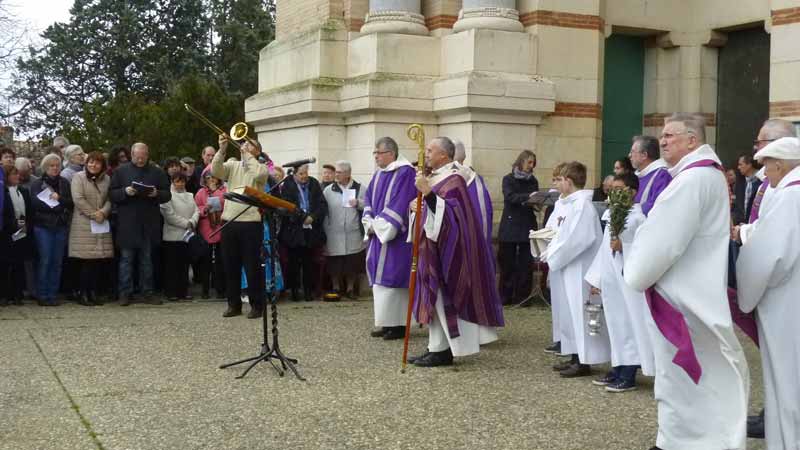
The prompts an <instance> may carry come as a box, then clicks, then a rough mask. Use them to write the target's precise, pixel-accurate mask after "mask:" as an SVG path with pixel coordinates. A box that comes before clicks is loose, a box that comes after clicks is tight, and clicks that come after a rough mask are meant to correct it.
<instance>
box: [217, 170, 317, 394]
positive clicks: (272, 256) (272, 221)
mask: <svg viewBox="0 0 800 450" xmlns="http://www.w3.org/2000/svg"><path fill="white" fill-rule="evenodd" d="M293 172H294V171H293V170H291V169H289V170H288V171H287V173H286V177H285V178H284V179H283V180H281V181H280V182H278V183H277V184H276V185H275V186H273V187H271V188H270V190H269V191H268V192H272V190H273V189H275V188H278V187H279V186H280V185H282V184H283V182H284V181H286V179H287V178H288V177H290V176H292V175H293ZM234 201H235V200H234ZM252 206H253V205H248V206H247V208H245V209H244V210H243V211H242V212H241V213H239V214H238V215H237V216H236V217H234V219H233V220H231V221H230V222H227V223H225V224H224V225H222V227H220V228H219V229H218V230H217V231H215V233H218V232H220V231H221V230H222V228H224V227H225V226H226V225H227V224H228V223H231V222H233V221H234V220H236V218H238V217H239V216H240V215H242V214H244V212H245V211H247V210H248V209H250V208H251V207H252ZM273 209H274V208H264V214H265V216H266V219H265V220H266V221H267V224H268V225H269V230H270V233H269V241H267V240H266V239H262V248H269V249H270V251H269V255H267V256H266V258H265V260H263V261H262V266H264V267H265V269H266V264H267V258H268V261H269V265H270V269H271V274H272V277H271V278H272V280H271V283H270V284H269V286H265V293H266V294H267V295H268V301H269V305H270V316H271V319H272V346H271V347H270V345H269V334H268V330H269V326H268V322H267V314H266V302H264V303H262V305H261V320H262V331H263V341H262V343H261V350H260V351H259V353H258V355H256V356H252V357H250V358H245V359H242V360H239V361H234V362H232V363H227V364H223V365H221V366H219V368H220V369H227V368H228V367H232V366H236V365H239V364H244V363H247V362H249V363H250V365H249V366H247V368H246V369H245V370H244V372H242V373H241V374H240V375H239V376H237V377H236V379H242V378H244V377H245V376H246V375H247V373H248V372H250V370H251V369H253V367H255V366H256V365H257V364H258V363H260V362H269V363H270V365H272V367H273V368H274V369H275V371H277V372H278V375H279V376H281V377H282V376H283V375H284V374H285V373H286V370H287V369H289V370H291V371H292V373H294V375H295V376H296V377H297V379H299V380H301V381H306V379H305V378H303V376H302V375H300V372H298V370H297V368H296V367H295V366H294V365H295V364H297V360H296V359H294V358H289V357H287V356H286V355H285V354H284V353H283V351H281V347H280V342H279V341H278V306H277V303H278V290H277V283H276V281H277V273H276V270H275V268H276V266H277V264H276V260H277V257H278V256H277V255H278V229H277V228H278V227H277V223H278V222H277V214H276V212H277V210H275V212H273V211H271V210H273ZM267 246H269V247H267ZM253 284H254V283H253V282H252V281H248V285H250V286H252V285H253ZM265 301H267V299H265ZM273 359H277V360H278V361H280V367H278V366H277V365H276V364H275V362H273V361H272V360H273Z"/></svg>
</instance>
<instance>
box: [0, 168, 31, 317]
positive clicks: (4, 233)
mask: <svg viewBox="0 0 800 450" xmlns="http://www.w3.org/2000/svg"><path fill="white" fill-rule="evenodd" d="M3 171H5V179H6V186H5V188H4V189H1V190H0V194H1V195H3V197H4V201H3V202H2V207H0V210H2V215H3V220H2V224H3V226H2V229H0V305H5V304H16V305H21V304H22V298H23V290H24V288H25V263H26V262H27V261H30V260H32V259H33V257H34V250H33V221H31V220H30V219H28V216H29V215H30V213H31V210H32V209H33V208H32V207H31V196H30V194H29V193H28V190H27V189H25V188H24V187H22V186H20V185H19V171H18V170H17V168H16V167H14V166H11V167H10V168H9V167H4V168H3V169H2V170H0V172H3Z"/></svg>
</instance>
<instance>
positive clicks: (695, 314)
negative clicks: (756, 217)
mask: <svg viewBox="0 0 800 450" xmlns="http://www.w3.org/2000/svg"><path fill="white" fill-rule="evenodd" d="M704 159H711V160H713V161H716V162H717V163H719V158H718V157H717V155H716V153H714V150H712V149H711V147H710V146H708V145H703V146H701V147H699V148H698V149H696V150H695V151H693V152H691V153H689V154H688V155H686V156H685V157H684V158H682V159H681V160H680V161H679V162H678V164H676V165H675V166H674V167H672V168H670V174H671V175H672V177H673V180H672V182H671V183H670V185H669V186H668V187H667V188H666V189H665V190H664V191H663V192H662V193H661V195H659V197H658V199H657V200H656V203H655V205H654V206H653V209H652V210H651V211H650V214H649V215H648V218H647V220H646V221H645V222H644V223H643V224H642V225H641V226H640V227H639V230H638V231H637V233H636V237H635V239H634V242H633V245H632V246H630V249H627V250H625V252H626V253H627V255H626V256H627V257H626V260H625V282H626V283H628V285H629V286H630V287H632V288H633V289H636V290H639V291H644V290H646V289H647V288H649V287H651V286H653V285H655V288H656V290H657V291H658V293H659V294H661V296H663V297H664V299H665V300H666V301H667V302H669V304H671V305H672V306H673V307H675V308H676V309H678V310H679V311H680V312H681V313H682V314H683V316H684V318H685V320H686V323H687V325H688V328H689V331H690V335H691V340H692V344H693V346H694V350H695V352H696V354H697V358H698V360H699V362H700V366H701V367H702V376H701V377H700V381H699V383H698V384H695V383H694V382H693V381H692V379H691V378H690V377H689V375H688V374H687V373H686V371H684V369H682V368H681V367H680V366H678V365H676V364H674V363H673V362H672V359H673V358H674V357H675V353H676V348H675V346H673V345H672V344H671V343H670V342H669V341H667V339H666V338H665V337H664V336H663V335H662V334H661V332H660V331H659V330H658V329H657V328H655V327H652V328H651V329H650V337H651V339H652V344H653V353H654V355H655V365H656V377H655V389H654V391H655V392H654V393H655V398H656V402H657V405H658V438H657V440H656V445H657V446H658V447H660V448H662V449H664V450H734V449H735V450H739V449H744V448H745V442H746V438H745V430H746V423H745V422H746V418H747V396H748V392H749V373H748V369H747V361H746V360H745V356H744V352H743V351H742V347H741V345H740V344H739V341H738V340H737V339H736V335H735V333H734V330H733V321H732V319H731V314H730V309H729V306H728V298H727V280H728V276H727V269H728V242H729V238H730V207H729V201H728V186H727V184H726V182H725V177H724V176H723V174H722V172H721V171H719V170H718V169H716V168H714V167H696V168H692V169H689V170H686V171H685V172H681V171H682V170H683V169H684V168H686V167H687V166H689V165H690V164H692V163H694V162H697V161H699V160H704ZM679 174H680V175H679Z"/></svg>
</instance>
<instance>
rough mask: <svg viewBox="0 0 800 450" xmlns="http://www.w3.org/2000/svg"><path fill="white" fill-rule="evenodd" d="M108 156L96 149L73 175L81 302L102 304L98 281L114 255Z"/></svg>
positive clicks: (74, 252) (73, 251)
mask: <svg viewBox="0 0 800 450" xmlns="http://www.w3.org/2000/svg"><path fill="white" fill-rule="evenodd" d="M106 165H107V164H106V158H105V156H103V154H102V153H100V152H92V153H90V154H89V156H88V157H87V159H86V166H85V168H84V170H81V171H79V172H76V173H75V174H74V175H73V177H72V183H71V187H72V201H73V202H74V203H75V212H74V213H73V214H72V226H71V227H70V232H69V257H70V258H75V260H76V261H77V266H78V272H79V273H80V275H79V279H80V283H79V285H80V294H79V296H78V303H80V304H81V305H84V306H93V305H102V304H103V303H102V301H100V299H98V298H97V282H98V280H100V278H101V277H102V276H103V269H104V268H106V267H107V266H108V261H109V260H110V259H111V258H113V257H114V243H113V241H112V239H111V225H110V224H109V222H108V218H109V216H110V215H111V200H110V199H109V197H108V187H109V186H110V184H111V178H110V177H109V176H108V175H107V174H106Z"/></svg>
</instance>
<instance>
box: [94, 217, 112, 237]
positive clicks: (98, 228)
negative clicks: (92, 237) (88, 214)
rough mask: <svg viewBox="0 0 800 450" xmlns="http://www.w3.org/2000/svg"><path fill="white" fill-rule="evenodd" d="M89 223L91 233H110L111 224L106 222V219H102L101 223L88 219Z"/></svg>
mask: <svg viewBox="0 0 800 450" xmlns="http://www.w3.org/2000/svg"><path fill="white" fill-rule="evenodd" d="M89 224H91V229H92V234H105V233H111V224H110V223H109V222H108V220H104V221H102V222H101V223H97V222H95V221H94V220H90V221H89Z"/></svg>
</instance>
